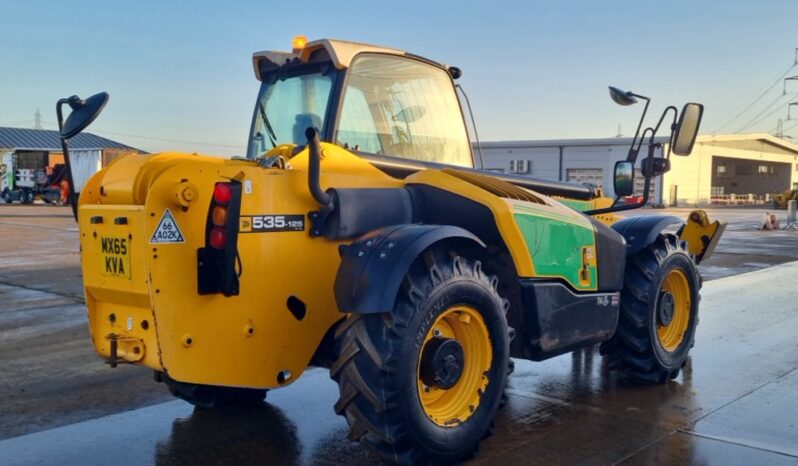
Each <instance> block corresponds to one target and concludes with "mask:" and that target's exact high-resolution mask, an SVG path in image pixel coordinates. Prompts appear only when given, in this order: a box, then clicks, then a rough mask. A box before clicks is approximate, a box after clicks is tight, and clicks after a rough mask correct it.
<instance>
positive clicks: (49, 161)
mask: <svg viewBox="0 0 798 466" xmlns="http://www.w3.org/2000/svg"><path fill="white" fill-rule="evenodd" d="M69 149H70V150H69V153H70V160H71V163H72V171H73V176H74V182H75V187H76V191H78V192H79V191H80V190H81V188H82V187H83V184H84V183H85V182H86V181H87V180H88V178H89V177H90V176H91V175H93V174H94V173H96V172H97V171H98V170H99V169H100V168H102V167H104V166H106V165H108V164H109V163H110V162H111V161H113V160H114V159H116V158H118V157H120V156H122V155H125V154H128V153H131V152H135V153H140V152H141V151H140V150H138V149H135V148H133V147H130V146H127V145H125V144H122V143H119V142H116V141H112V140H110V139H106V138H104V137H100V136H97V135H94V134H91V133H83V134H79V135H77V136H75V137H74V138H73V139H71V140H70V141H69ZM63 164H64V155H63V153H62V149H61V140H60V136H59V134H58V131H50V130H40V129H27V128H5V127H0V192H8V191H11V190H14V189H17V188H23V189H27V188H31V187H33V186H34V185H36V184H42V183H46V181H45V180H46V178H47V175H48V174H50V177H52V173H53V172H58V171H59V169H60V167H63ZM30 200H32V198H31V199H30Z"/></svg>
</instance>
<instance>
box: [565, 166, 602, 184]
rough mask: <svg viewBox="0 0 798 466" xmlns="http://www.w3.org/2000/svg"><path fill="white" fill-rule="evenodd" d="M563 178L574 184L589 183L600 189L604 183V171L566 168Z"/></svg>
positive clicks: (599, 169)
mask: <svg viewBox="0 0 798 466" xmlns="http://www.w3.org/2000/svg"><path fill="white" fill-rule="evenodd" d="M565 176H566V178H567V180H568V181H572V182H575V183H590V184H592V185H593V186H596V187H601V186H602V184H603V182H604V171H603V170H602V169H601V168H567V169H566V170H565Z"/></svg>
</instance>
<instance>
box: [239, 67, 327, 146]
mask: <svg viewBox="0 0 798 466" xmlns="http://www.w3.org/2000/svg"><path fill="white" fill-rule="evenodd" d="M331 88H332V78H331V77H330V76H329V75H322V74H321V73H313V74H306V75H301V76H294V77H289V78H285V79H277V80H275V81H273V82H266V81H264V82H263V84H261V87H260V92H259V93H258V101H257V103H256V105H255V115H254V120H253V124H252V131H251V134H250V139H249V147H248V149H247V157H248V158H255V157H258V156H259V155H261V154H263V153H264V152H266V151H268V150H269V149H271V148H272V147H275V146H278V145H280V144H297V145H302V144H305V143H306V142H307V140H306V139H305V130H306V129H307V128H308V127H309V126H315V127H316V128H318V129H319V130H321V129H322V128H323V126H324V118H325V115H326V113H327V103H328V101H329V99H330V89H331Z"/></svg>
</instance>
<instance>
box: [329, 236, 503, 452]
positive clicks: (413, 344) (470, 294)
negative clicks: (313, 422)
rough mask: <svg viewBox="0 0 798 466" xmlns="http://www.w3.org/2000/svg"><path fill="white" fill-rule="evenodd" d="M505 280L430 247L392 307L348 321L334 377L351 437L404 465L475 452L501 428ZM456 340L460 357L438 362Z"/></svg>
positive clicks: (332, 372)
mask: <svg viewBox="0 0 798 466" xmlns="http://www.w3.org/2000/svg"><path fill="white" fill-rule="evenodd" d="M497 283H498V280H497V279H496V277H488V276H487V275H485V273H484V272H483V271H482V269H481V264H480V263H479V262H478V261H470V260H467V259H464V258H462V257H457V256H450V255H447V254H445V253H442V252H435V251H428V252H426V253H424V255H423V258H419V260H416V262H415V263H414V264H413V266H412V267H411V269H410V271H409V272H408V274H407V275H406V276H405V280H404V283H403V287H402V289H401V290H400V291H399V295H398V297H397V300H396V303H395V307H394V311H393V312H392V313H384V314H357V315H356V314H353V315H350V316H349V317H348V318H347V319H346V320H345V321H344V322H343V323H342V324H341V326H340V327H339V329H338V330H337V332H336V341H337V343H338V347H339V348H340V354H339V357H338V360H337V361H336V362H335V364H333V366H332V367H331V369H330V376H331V377H332V378H333V379H334V380H335V381H336V382H337V383H338V387H339V391H340V398H339V400H338V402H337V403H336V404H335V412H336V413H338V414H340V415H343V416H344V417H346V420H347V422H348V423H349V427H350V429H349V439H350V440H353V441H359V442H360V443H361V444H362V445H363V446H365V447H366V448H367V449H369V450H371V451H372V452H373V453H376V454H377V455H378V456H379V457H381V458H382V459H383V460H386V461H389V462H391V463H399V464H451V463H456V462H458V461H461V460H464V459H467V458H471V457H473V456H474V455H475V454H476V452H477V448H478V445H479V442H480V440H482V439H483V438H484V437H486V436H488V435H489V434H490V433H491V432H492V428H493V422H494V418H495V416H496V412H497V410H498V409H499V405H500V403H501V400H502V396H503V393H504V387H505V383H506V377H507V372H508V369H509V344H510V338H511V337H510V335H511V329H509V328H508V327H507V320H506V318H505V313H506V309H507V307H508V302H507V301H506V300H504V299H502V298H501V296H499V293H498V292H497V288H496V286H497ZM452 341H454V342H456V344H457V345H460V347H461V349H462V353H459V354H460V355H461V357H459V358H458V357H454V356H452V355H451V354H449V353H446V355H445V356H443V357H442V359H440V361H444V362H443V363H442V364H440V365H436V364H437V363H433V362H431V361H439V360H438V359H437V355H438V354H443V353H438V351H441V350H440V348H443V345H444V343H445V344H446V345H449V346H447V348H451V347H454V346H455V344H453V343H452ZM455 353H456V351H455ZM449 356H452V357H451V358H450V359H446V358H448V357H449ZM453 361H457V362H453ZM450 363H452V364H453V365H450ZM455 366H456V367H457V368H459V370H460V372H458V369H457V368H455V369H452V367H455ZM450 369H451V372H450ZM439 370H442V371H443V372H438V371H439ZM453 373H457V374H458V375H457V376H453V378H451V379H446V377H447V376H449V375H451V374H453ZM431 374H432V375H431ZM441 374H443V375H442V376H441V377H439V375H441Z"/></svg>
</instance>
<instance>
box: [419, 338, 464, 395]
mask: <svg viewBox="0 0 798 466" xmlns="http://www.w3.org/2000/svg"><path fill="white" fill-rule="evenodd" d="M464 361H465V358H464V354H463V347H462V346H461V345H460V343H458V342H457V340H454V339H452V338H440V337H434V338H432V339H431V340H430V341H428V342H427V344H426V345H425V346H424V350H423V352H422V354H421V367H420V368H419V369H420V370H419V372H420V374H419V375H420V376H421V381H422V382H423V383H424V385H426V386H428V387H435V388H441V389H444V390H448V389H450V388H452V387H454V386H455V384H457V381H458V380H460V376H461V375H462V374H463V366H464Z"/></svg>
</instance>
